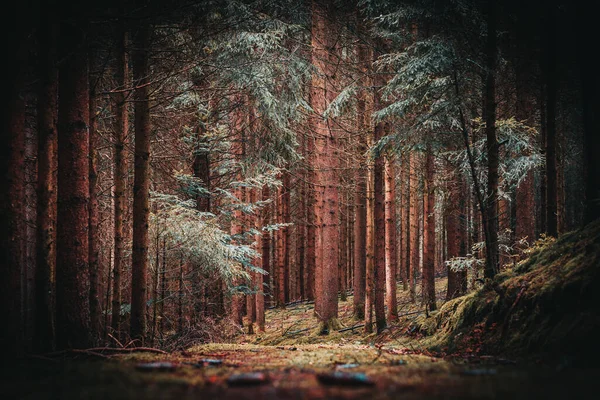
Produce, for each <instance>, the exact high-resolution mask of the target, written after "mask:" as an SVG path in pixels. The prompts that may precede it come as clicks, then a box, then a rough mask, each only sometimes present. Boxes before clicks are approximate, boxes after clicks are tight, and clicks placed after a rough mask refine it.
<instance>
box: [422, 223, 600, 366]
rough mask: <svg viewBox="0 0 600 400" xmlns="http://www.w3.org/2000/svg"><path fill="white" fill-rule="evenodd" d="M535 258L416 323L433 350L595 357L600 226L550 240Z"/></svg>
mask: <svg viewBox="0 0 600 400" xmlns="http://www.w3.org/2000/svg"><path fill="white" fill-rule="evenodd" d="M529 254H530V255H529V258H528V259H526V260H523V261H521V262H520V263H519V264H518V265H517V266H516V268H515V269H514V270H507V271H505V272H503V273H502V274H499V275H498V276H497V277H496V279H495V284H496V285H497V286H495V287H496V289H495V290H491V289H490V287H491V285H486V286H484V288H482V289H480V290H478V291H476V292H473V293H471V294H469V295H467V296H463V297H460V298H457V299H454V300H452V301H450V302H448V303H446V304H444V305H443V307H442V308H441V309H440V311H439V312H438V313H436V314H435V315H432V316H431V318H419V319H418V320H416V321H415V326H416V327H417V328H418V331H419V332H420V333H422V334H423V335H425V336H426V337H427V338H426V340H425V342H426V343H427V345H428V346H429V348H430V349H442V348H448V349H450V350H463V349H464V348H465V347H466V346H467V345H469V346H470V345H472V344H473V342H476V341H478V342H481V346H480V347H478V348H479V349H480V351H481V352H503V353H504V354H514V355H520V356H536V357H539V356H541V357H545V356H548V357H568V358H570V359H572V360H576V361H577V362H583V363H586V362H588V361H591V360H594V359H595V357H597V356H598V353H599V351H598V350H596V349H597V346H595V345H594V344H593V343H594V340H595V336H594V334H595V333H597V332H598V331H599V330H600V290H598V288H600V221H598V222H596V223H593V224H591V225H588V226H587V227H586V228H585V229H581V230H579V231H575V232H571V233H568V234H565V235H563V236H562V237H561V238H560V239H558V240H556V241H555V240H552V239H548V238H545V239H543V240H541V241H539V242H538V243H536V244H535V246H534V248H533V249H531V250H530V252H529Z"/></svg>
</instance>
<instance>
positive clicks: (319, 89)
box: [311, 0, 339, 333]
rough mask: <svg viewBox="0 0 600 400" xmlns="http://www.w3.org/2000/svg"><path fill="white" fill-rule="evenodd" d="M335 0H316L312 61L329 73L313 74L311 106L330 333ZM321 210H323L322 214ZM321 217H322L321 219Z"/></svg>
mask: <svg viewBox="0 0 600 400" xmlns="http://www.w3.org/2000/svg"><path fill="white" fill-rule="evenodd" d="M332 10H333V5H332V4H331V2H325V3H322V2H317V1H316V0H313V1H312V61H313V65H315V66H316V67H317V69H318V70H319V71H320V72H321V73H322V74H324V75H325V78H323V77H322V76H321V75H320V74H314V75H313V81H312V93H311V106H312V108H313V110H314V111H315V112H316V115H315V116H314V119H313V122H314V131H315V134H316V140H315V150H316V152H315V153H316V160H315V166H316V168H317V171H316V178H317V179H316V182H317V183H318V184H319V185H320V186H321V188H322V189H321V196H319V197H318V198H317V203H318V202H319V201H320V202H321V204H317V216H318V219H320V221H317V222H321V223H320V224H319V223H317V240H316V255H317V257H316V259H317V261H316V269H317V270H316V274H315V275H316V294H317V299H316V300H317V304H316V308H315V310H316V312H317V317H318V319H319V321H320V323H321V324H320V325H321V326H320V328H319V331H320V332H321V333H329V331H330V330H331V329H333V328H334V327H335V326H337V323H338V322H337V314H338V277H337V275H338V244H339V238H338V215H339V210H338V181H337V179H336V177H337V176H336V172H337V171H336V169H337V166H338V149H337V137H336V135H337V134H336V132H335V131H334V130H331V129H330V123H331V121H326V120H325V119H324V118H323V116H322V115H323V112H324V111H325V110H326V109H327V104H328V103H329V102H330V101H331V100H332V99H333V98H334V97H335V93H334V89H333V87H332V81H331V80H332V79H333V75H334V71H333V70H332V66H333V64H332V61H333V60H332V58H333V57H332V56H331V54H330V49H331V48H333V47H334V45H333V37H332V36H334V32H333V29H332V27H331V26H330V25H329V23H330V21H331V16H332V15H333V11H332ZM319 211H320V213H319ZM319 216H320V218H319Z"/></svg>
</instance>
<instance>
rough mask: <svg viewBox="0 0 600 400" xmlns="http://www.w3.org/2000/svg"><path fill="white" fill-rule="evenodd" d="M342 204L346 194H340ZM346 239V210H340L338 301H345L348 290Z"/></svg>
mask: <svg viewBox="0 0 600 400" xmlns="http://www.w3.org/2000/svg"><path fill="white" fill-rule="evenodd" d="M342 198H343V199H344V200H343V202H344V203H345V202H346V193H345V192H342ZM347 239H348V215H347V214H346V210H345V209H344V210H340V237H339V240H340V243H339V244H338V247H339V252H340V253H339V256H338V257H339V264H338V277H339V282H338V286H339V288H340V301H346V300H348V299H347V291H348V288H347V286H346V271H347V264H348V257H347V251H348V248H347Z"/></svg>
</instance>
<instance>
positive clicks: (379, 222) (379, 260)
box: [373, 74, 387, 333]
mask: <svg viewBox="0 0 600 400" xmlns="http://www.w3.org/2000/svg"><path fill="white" fill-rule="evenodd" d="M374 80H375V92H374V96H373V98H374V108H375V109H376V110H379V109H381V108H382V107H383V102H382V101H381V92H380V90H379V89H381V88H383V86H384V85H385V80H384V79H383V77H382V75H381V74H378V75H377V76H376V78H375V79H374ZM384 135H385V124H384V123H383V122H379V123H377V124H376V125H375V130H374V132H373V137H374V141H375V143H377V142H378V141H379V140H381V138H383V136H384ZM384 172H385V160H384V156H383V154H381V155H379V156H378V157H377V158H376V159H375V163H374V166H373V187H374V194H373V195H374V199H375V214H374V222H375V232H374V235H375V269H374V277H373V279H374V281H375V282H374V284H375V286H374V290H375V294H374V297H375V298H374V303H375V325H376V327H377V333H381V331H382V330H383V329H385V327H386V325H387V324H386V319H385V287H386V282H385V280H386V279H385V278H386V273H385V267H386V260H385V256H386V253H385V244H386V243H385V238H386V232H385V180H384V179H385V176H384Z"/></svg>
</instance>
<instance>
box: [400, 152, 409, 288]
mask: <svg viewBox="0 0 600 400" xmlns="http://www.w3.org/2000/svg"><path fill="white" fill-rule="evenodd" d="M402 158H403V161H402V172H401V173H402V184H403V186H402V208H401V210H402V211H401V215H400V220H401V221H400V225H401V230H402V244H401V249H400V254H401V260H402V265H401V267H400V268H402V270H403V273H404V281H403V282H402V288H403V289H404V290H408V289H409V283H410V282H409V281H410V153H405V154H403V156H402Z"/></svg>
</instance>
